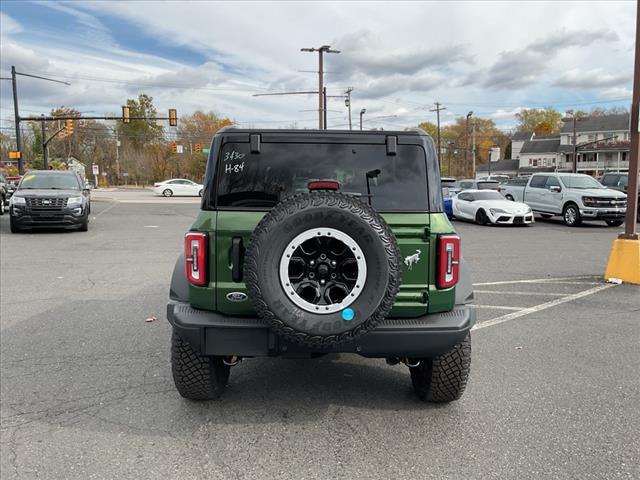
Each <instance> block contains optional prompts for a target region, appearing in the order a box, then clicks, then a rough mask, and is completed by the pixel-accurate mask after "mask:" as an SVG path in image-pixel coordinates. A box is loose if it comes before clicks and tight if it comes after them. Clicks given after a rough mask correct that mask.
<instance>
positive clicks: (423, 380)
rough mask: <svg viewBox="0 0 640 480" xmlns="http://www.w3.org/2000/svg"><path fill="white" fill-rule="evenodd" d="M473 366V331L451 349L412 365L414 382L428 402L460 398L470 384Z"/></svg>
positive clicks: (421, 395) (419, 394)
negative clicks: (417, 364) (470, 373)
mask: <svg viewBox="0 0 640 480" xmlns="http://www.w3.org/2000/svg"><path fill="white" fill-rule="evenodd" d="M470 369H471V334H467V336H466V337H465V338H464V340H462V342H460V343H458V344H457V345H456V346H455V347H453V348H452V349H451V350H450V351H448V352H447V353H445V354H444V355H441V356H439V357H436V358H433V359H425V360H423V361H422V362H421V363H420V365H419V366H417V367H415V368H411V369H410V371H411V382H412V383H413V388H414V389H415V391H416V393H417V394H418V396H419V397H420V398H421V399H422V400H425V401H427V402H433V403H446V402H452V401H454V400H458V399H459V398H460V397H461V396H462V393H463V392H464V389H465V388H466V386H467V381H468V379H469V371H470Z"/></svg>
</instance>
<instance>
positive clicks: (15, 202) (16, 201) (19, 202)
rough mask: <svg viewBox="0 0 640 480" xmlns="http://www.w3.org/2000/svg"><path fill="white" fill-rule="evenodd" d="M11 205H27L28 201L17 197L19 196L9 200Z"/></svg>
mask: <svg viewBox="0 0 640 480" xmlns="http://www.w3.org/2000/svg"><path fill="white" fill-rule="evenodd" d="M9 203H10V204H11V205H26V204H27V201H26V200H25V199H24V197H17V196H15V195H14V196H12V197H11V199H10V200H9Z"/></svg>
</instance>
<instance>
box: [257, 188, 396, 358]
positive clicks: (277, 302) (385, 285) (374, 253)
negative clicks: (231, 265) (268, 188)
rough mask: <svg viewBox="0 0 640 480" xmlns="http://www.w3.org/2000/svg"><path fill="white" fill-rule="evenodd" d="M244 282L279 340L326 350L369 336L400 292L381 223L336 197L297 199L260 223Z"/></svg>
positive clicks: (388, 235) (391, 246)
mask: <svg viewBox="0 0 640 480" xmlns="http://www.w3.org/2000/svg"><path fill="white" fill-rule="evenodd" d="M245 258H246V260H245V282H246V284H247V289H248V292H249V296H250V297H251V300H252V301H253V303H254V305H255V308H256V310H257V312H258V315H260V317H262V318H264V319H265V320H266V321H267V322H268V323H269V325H270V327H271V329H272V330H273V331H274V332H275V333H276V334H278V335H279V336H281V337H282V338H284V339H286V340H289V341H292V342H296V343H299V344H303V345H306V346H310V347H320V348H321V347H330V346H333V345H337V344H341V343H346V342H349V341H352V340H354V339H356V338H358V337H360V336H361V335H364V334H365V333H367V332H369V331H370V330H372V329H373V328H375V326H376V325H377V324H378V322H380V321H381V320H382V319H384V317H385V316H386V315H387V314H388V313H389V311H390V310H391V307H392V306H393V303H394V301H395V297H396V294H397V293H398V289H399V288H400V272H401V269H400V250H399V248H398V244H397V242H396V239H395V237H394V236H393V233H392V232H391V229H390V228H389V226H388V225H387V224H386V223H385V221H384V220H383V219H382V217H381V216H380V215H379V214H378V213H377V212H376V211H375V210H374V209H372V208H371V207H370V206H369V205H366V204H364V203H362V202H361V201H360V200H358V199H356V198H354V197H351V196H347V195H343V194H340V193H336V192H328V191H321V192H311V193H308V194H307V193H305V194H299V195H295V196H292V197H289V198H288V199H286V200H284V201H283V202H281V203H280V204H279V205H277V206H276V207H275V208H273V209H272V210H271V211H270V212H269V213H268V214H267V215H265V216H264V217H263V219H262V220H261V221H260V223H259V224H258V226H257V227H256V229H255V231H254V232H253V236H252V237H251V241H250V244H249V247H248V249H247V253H246V257H245Z"/></svg>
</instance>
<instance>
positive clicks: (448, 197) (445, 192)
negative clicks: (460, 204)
mask: <svg viewBox="0 0 640 480" xmlns="http://www.w3.org/2000/svg"><path fill="white" fill-rule="evenodd" d="M442 202H443V205H444V213H446V214H447V217H448V218H449V220H451V219H452V218H453V210H452V205H453V194H452V192H451V191H450V190H449V188H448V187H442Z"/></svg>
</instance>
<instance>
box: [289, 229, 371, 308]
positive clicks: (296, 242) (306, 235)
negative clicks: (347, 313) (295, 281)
mask: <svg viewBox="0 0 640 480" xmlns="http://www.w3.org/2000/svg"><path fill="white" fill-rule="evenodd" d="M318 237H328V238H334V239H336V240H339V241H340V242H342V243H344V244H345V245H346V246H347V247H348V248H349V249H350V250H351V252H352V253H353V255H354V258H355V260H356V264H357V267H358V275H357V277H356V282H355V285H354V287H353V289H352V290H351V291H350V292H349V294H348V295H347V296H346V297H345V298H344V300H342V302H340V303H334V304H331V305H316V304H314V303H311V302H307V301H306V300H304V299H303V298H302V297H300V296H299V295H298V294H297V293H296V292H295V290H293V288H291V286H290V283H289V263H290V262H291V254H292V253H293V252H294V251H295V250H296V248H298V247H299V246H300V245H301V244H302V243H304V242H306V241H307V240H311V239H312V238H318ZM279 270H280V285H281V287H282V289H283V291H284V292H285V295H286V296H287V298H289V300H291V301H292V302H293V303H294V304H295V305H296V306H297V307H299V308H300V309H302V310H304V311H306V312H309V313H315V314H320V315H329V314H332V313H336V312H340V311H342V310H344V309H345V308H347V307H349V306H350V305H352V304H353V302H355V301H356V300H357V299H358V297H359V296H360V294H361V293H362V291H363V289H364V286H365V283H366V279H367V262H366V259H365V257H364V253H363V252H362V249H361V248H360V245H358V242H356V241H355V240H354V239H353V238H351V237H350V236H349V235H347V234H346V233H344V232H342V231H340V230H336V229H335V228H311V229H309V230H306V231H304V232H302V233H300V234H299V235H297V236H296V237H295V238H294V239H293V240H291V241H290V242H289V243H288V244H287V246H286V247H285V249H284V251H283V252H282V255H281V257H280V268H279Z"/></svg>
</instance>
